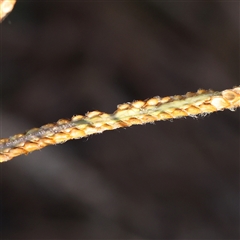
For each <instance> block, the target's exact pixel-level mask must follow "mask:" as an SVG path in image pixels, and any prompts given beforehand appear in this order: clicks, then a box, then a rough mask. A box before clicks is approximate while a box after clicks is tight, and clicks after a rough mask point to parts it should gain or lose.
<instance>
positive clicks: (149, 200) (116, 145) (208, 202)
mask: <svg viewBox="0 0 240 240" xmlns="http://www.w3.org/2000/svg"><path fill="white" fill-rule="evenodd" d="M239 9H240V3H239V2H230V1H229V2H217V1H213V2H200V1H188V2H166V1H164V2H162V1H158V2H151V1H146V2H144V1H126V2H125V1H102V2H100V1H89V2H87V1H74V2H70V1H69V2H67V1H55V2H50V1H49V2H41V1H40V2H39V1H31V2H27V1H20V0H19V1H18V2H17V4H16V6H15V8H14V10H13V12H12V13H11V14H10V15H9V16H8V17H7V18H6V19H5V20H4V22H3V23H2V24H1V26H0V27H1V38H0V41H1V69H0V71H1V73H0V74H1V137H8V136H11V135H14V134H17V133H21V132H24V131H26V130H28V129H30V128H33V127H40V126H41V125H43V124H46V123H50V122H55V121H57V120H58V119H59V118H70V117H72V115H76V114H84V113H86V112H87V111H92V110H100V111H105V112H108V113H111V112H113V111H114V110H115V108H116V105H117V104H120V103H124V102H128V101H133V100H135V99H146V98H150V97H153V96H156V95H160V96H168V95H174V94H185V93H186V92H188V91H196V90H197V89H199V88H205V89H209V88H211V89H214V90H223V89H225V88H231V87H233V86H236V85H239V54H240V48H239V40H240V39H239V36H240V35H239V28H240V21H239ZM0 172H1V185H0V186H1V198H0V205H1V235H0V236H1V239H239V237H240V236H239V110H237V111H235V112H231V111H224V112H218V113H214V114H212V115H208V116H207V117H205V118H202V117H198V118H197V119H193V118H187V119H181V120H174V121H167V122H157V123H155V124H148V125H144V126H134V127H131V128H129V129H121V130H116V131H111V132H105V133H103V134H100V135H94V136H91V137H88V138H86V139H81V140H75V141H69V142H67V143H65V144H63V145H58V146H51V147H48V148H46V149H43V150H41V151H38V152H34V153H32V154H29V155H28V156H22V157H18V158H16V159H14V160H12V161H9V162H7V163H4V164H1V165H0Z"/></svg>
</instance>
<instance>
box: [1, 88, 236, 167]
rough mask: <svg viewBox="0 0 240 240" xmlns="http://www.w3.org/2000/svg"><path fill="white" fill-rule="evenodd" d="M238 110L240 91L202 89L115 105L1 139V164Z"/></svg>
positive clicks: (234, 89)
mask: <svg viewBox="0 0 240 240" xmlns="http://www.w3.org/2000/svg"><path fill="white" fill-rule="evenodd" d="M239 106H240V87H235V88H233V89H228V90H224V91H222V92H215V91H212V90H202V89H201V90H198V91H197V92H196V93H191V92H189V93H187V94H185V95H176V96H172V97H164V98H160V97H153V98H151V99H147V100H145V101H134V102H132V103H124V104H121V105H118V107H117V110H116V111H115V112H114V113H113V114H107V113H103V112H99V111H93V112H88V113H87V114H86V115H85V116H82V115H77V116H73V117H72V118H71V119H70V120H66V119H60V120H58V121H57V122H56V123H52V124H47V125H44V126H42V127H40V128H34V129H31V130H29V131H28V132H26V133H24V134H18V135H15V136H13V137H10V138H8V139H0V162H4V161H8V160H10V159H12V158H14V157H16V156H19V155H22V154H28V153H30V152H32V151H35V150H38V149H41V148H44V147H46V146H48V145H54V144H58V143H64V142H66V141H68V140H71V139H79V138H83V137H86V136H89V135H92V134H95V133H101V132H103V131H106V130H114V129H117V128H121V127H130V126H132V125H139V124H145V123H149V122H154V121H160V120H168V119H174V118H181V117H187V116H196V115H198V114H202V115H206V114H208V113H211V112H215V111H221V110H224V109H230V110H233V109H235V108H237V107H239Z"/></svg>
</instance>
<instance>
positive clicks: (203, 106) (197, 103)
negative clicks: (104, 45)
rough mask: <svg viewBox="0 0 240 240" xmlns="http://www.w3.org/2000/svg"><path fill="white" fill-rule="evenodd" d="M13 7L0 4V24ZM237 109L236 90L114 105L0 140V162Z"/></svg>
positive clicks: (239, 93)
mask: <svg viewBox="0 0 240 240" xmlns="http://www.w3.org/2000/svg"><path fill="white" fill-rule="evenodd" d="M15 3H16V0H1V1H0V22H1V21H2V20H3V19H4V18H5V17H6V16H7V15H8V14H9V13H10V12H11V11H12V9H13V7H14V5H15ZM239 106H240V86H238V87H234V88H232V89H227V90H224V91H222V92H217V91H212V90H202V89H200V90H198V91H197V92H196V93H191V92H188V93H187V94H185V95H176V96H172V97H164V98H160V97H153V98H151V99H147V100H144V101H134V102H132V103H124V104H121V105H118V107H117V110H116V111H115V112H114V113H113V114H107V113H103V112H100V111H93V112H88V113H87V114H86V115H85V116H82V115H78V116H73V117H72V118H71V119H69V120H66V119H60V120H58V121H57V122H56V123H52V124H47V125H44V126H42V127H40V128H34V129H31V130H29V131H27V132H26V133H23V134H17V135H15V136H12V137H9V138H5V139H0V162H5V161H8V160H10V159H12V158H14V157H16V156H19V155H22V154H28V153H30V152H32V151H35V150H38V149H41V148H44V147H46V146H48V145H53V144H58V143H64V142H66V141H68V140H71V139H79V138H83V137H87V136H89V135H91V134H95V133H102V132H103V131H106V130H113V129H117V128H121V127H130V126H132V125H141V124H145V123H149V122H154V121H160V120H168V119H173V118H181V117H187V116H190V117H191V116H196V115H199V114H200V115H203V116H205V115H206V114H209V113H212V112H216V111H222V110H224V109H230V110H235V109H236V108H238V107H239Z"/></svg>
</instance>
